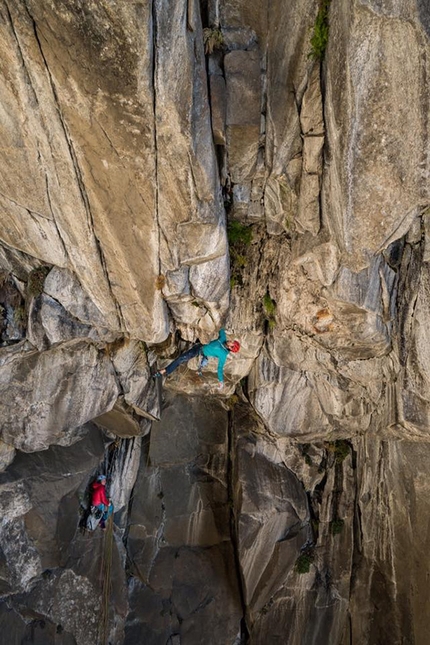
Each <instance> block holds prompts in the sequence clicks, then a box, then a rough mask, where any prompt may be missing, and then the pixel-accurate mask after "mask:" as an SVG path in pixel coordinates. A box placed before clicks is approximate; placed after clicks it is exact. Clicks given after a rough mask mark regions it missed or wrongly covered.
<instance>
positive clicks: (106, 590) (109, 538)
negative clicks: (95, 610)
mask: <svg viewBox="0 0 430 645" xmlns="http://www.w3.org/2000/svg"><path fill="white" fill-rule="evenodd" d="M112 551H113V515H110V516H109V518H108V519H107V521H106V529H105V533H104V539H103V552H102V564H101V577H102V595H101V606H100V621H99V638H98V643H99V645H108V642H109V641H108V639H109V606H110V595H111V590H112Z"/></svg>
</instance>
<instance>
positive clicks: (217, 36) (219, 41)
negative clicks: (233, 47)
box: [203, 27, 224, 55]
mask: <svg viewBox="0 0 430 645" xmlns="http://www.w3.org/2000/svg"><path fill="white" fill-rule="evenodd" d="M203 43H204V46H205V54H206V55H208V54H212V53H213V52H214V50H215V49H222V48H223V46H224V37H223V35H222V33H221V29H220V28H219V27H206V28H205V29H203Z"/></svg>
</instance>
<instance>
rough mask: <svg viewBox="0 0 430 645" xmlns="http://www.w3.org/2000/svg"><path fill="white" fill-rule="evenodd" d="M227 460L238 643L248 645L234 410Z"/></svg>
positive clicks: (230, 416)
mask: <svg viewBox="0 0 430 645" xmlns="http://www.w3.org/2000/svg"><path fill="white" fill-rule="evenodd" d="M227 433H228V453H227V454H228V462H227V487H228V499H229V507H230V539H231V545H232V549H233V556H234V562H235V568H236V579H237V584H238V588H239V598H240V602H241V606H242V613H243V617H242V620H241V641H240V645H249V631H248V627H247V614H248V611H247V606H246V601H245V581H244V579H243V574H242V567H241V564H240V556H239V540H238V535H237V519H236V496H235V479H236V473H235V458H234V454H235V441H234V439H235V434H234V410H230V411H229V413H228V430H227Z"/></svg>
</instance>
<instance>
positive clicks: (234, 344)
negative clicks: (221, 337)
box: [229, 340, 240, 354]
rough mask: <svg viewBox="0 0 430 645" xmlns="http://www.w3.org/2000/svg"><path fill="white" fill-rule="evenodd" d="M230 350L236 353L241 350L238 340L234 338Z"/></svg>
mask: <svg viewBox="0 0 430 645" xmlns="http://www.w3.org/2000/svg"><path fill="white" fill-rule="evenodd" d="M229 350H230V351H231V352H233V353H234V354H236V353H237V352H238V351H239V350H240V343H239V341H238V340H232V341H231V342H230V344H229Z"/></svg>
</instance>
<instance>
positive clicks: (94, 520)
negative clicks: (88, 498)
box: [86, 506, 103, 531]
mask: <svg viewBox="0 0 430 645" xmlns="http://www.w3.org/2000/svg"><path fill="white" fill-rule="evenodd" d="M102 516H103V511H102V509H101V508H98V507H97V506H91V508H90V514H89V515H88V517H87V525H86V528H87V529H88V531H95V529H96V528H97V527H98V525H99V524H100V520H101V519H102Z"/></svg>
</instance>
